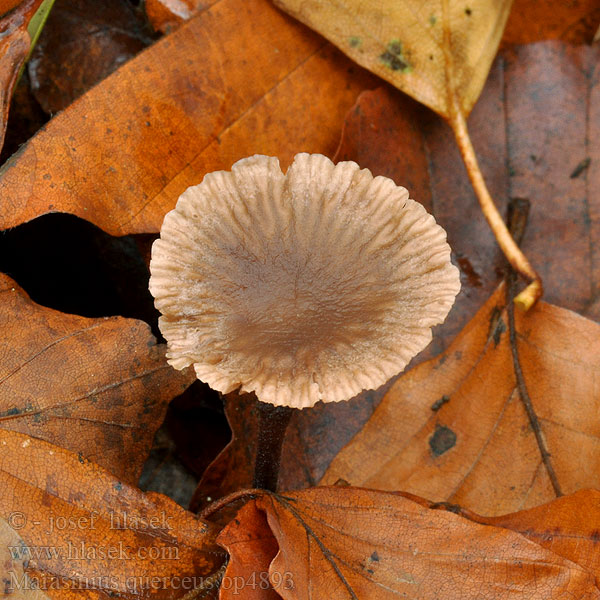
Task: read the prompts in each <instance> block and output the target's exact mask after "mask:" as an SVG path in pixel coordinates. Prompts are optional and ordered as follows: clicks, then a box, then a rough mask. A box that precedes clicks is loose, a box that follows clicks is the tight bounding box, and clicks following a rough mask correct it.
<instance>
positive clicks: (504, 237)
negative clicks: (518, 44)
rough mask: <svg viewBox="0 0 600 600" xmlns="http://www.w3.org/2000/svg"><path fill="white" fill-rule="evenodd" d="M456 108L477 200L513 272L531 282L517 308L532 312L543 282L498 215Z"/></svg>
mask: <svg viewBox="0 0 600 600" xmlns="http://www.w3.org/2000/svg"><path fill="white" fill-rule="evenodd" d="M455 104H456V105H455V106H453V107H452V108H453V110H451V111H450V113H451V114H450V117H449V123H450V126H451V127H452V129H453V131H454V135H455V137H456V141H457V144H458V147H459V149H460V153H461V155H462V158H463V161H464V163H465V167H466V168H467V173H468V174H469V179H470V180H471V184H472V186H473V189H474V190H475V194H476V195H477V199H478V200H479V205H480V206H481V211H482V212H483V215H484V216H485V218H486V220H487V222H488V224H489V226H490V228H491V230H492V232H493V233H494V236H495V238H496V241H497V242H498V245H499V246H500V249H501V250H502V252H503V253H504V256H505V257H506V259H507V260H508V262H509V263H510V265H511V266H512V268H513V269H514V270H515V271H516V272H517V273H519V274H520V275H522V276H523V277H525V279H527V280H528V281H529V282H530V283H529V285H528V286H527V287H526V288H525V289H524V290H523V291H522V292H521V293H520V294H518V295H517V296H516V297H515V299H514V302H515V304H516V305H517V306H519V308H522V309H523V310H529V309H530V308H531V307H532V306H533V305H534V304H535V303H536V302H537V301H538V299H539V298H540V297H541V295H542V293H543V288H542V280H541V279H540V276H539V275H538V274H537V273H536V272H535V269H534V268H533V267H532V266H531V263H530V262H529V261H528V260H527V257H526V256H525V255H524V254H523V252H522V250H521V249H520V248H519V246H518V245H517V244H516V243H515V241H514V239H513V238H512V236H511V235H510V232H509V231H508V228H507V227H506V224H505V223H504V220H503V219H502V217H501V215H500V213H499V212H498V208H497V207H496V205H495V204H494V200H493V199H492V197H491V195H490V193H489V191H488V189H487V186H486V184H485V180H484V179H483V175H482V174H481V170H480V168H479V163H478V162H477V156H476V155H475V150H474V149H473V144H472V143H471V138H470V136H469V131H468V129H467V122H466V120H465V117H464V115H463V113H462V110H461V109H460V107H459V106H458V105H457V103H456V100H455Z"/></svg>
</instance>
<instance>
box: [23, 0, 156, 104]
mask: <svg viewBox="0 0 600 600" xmlns="http://www.w3.org/2000/svg"><path fill="white" fill-rule="evenodd" d="M150 33H151V32H150V31H149V28H148V27H147V25H146V26H145V23H144V22H143V20H142V19H141V18H139V16H138V15H137V14H136V11H135V9H134V7H133V6H132V5H131V4H129V3H126V2H120V0H104V1H103V2H100V3H98V2H94V0H62V2H58V3H57V4H56V6H55V7H54V8H53V10H52V12H51V14H50V16H49V18H48V21H47V23H46V25H45V27H44V32H43V35H41V36H40V39H39V41H38V43H37V44H36V46H35V48H34V49H33V51H32V54H31V59H30V60H29V63H28V71H29V78H30V81H31V90H32V92H33V94H34V96H35V98H36V100H37V101H38V102H39V103H40V105H41V107H42V108H43V109H44V110H45V111H46V112H47V113H48V114H56V113H57V112H59V111H61V110H63V109H65V108H66V107H67V106H68V105H69V104H70V103H71V102H72V101H73V100H74V99H75V98H77V97H79V96H80V95H81V94H82V93H83V92H85V91H87V90H88V89H90V88H91V87H92V86H93V85H94V84H96V83H98V82H99V81H101V80H102V79H104V78H105V77H106V76H107V75H108V74H109V73H112V72H113V71H114V70H115V69H116V68H117V67H119V66H120V65H122V64H123V63H125V62H126V61H127V60H129V59H130V58H131V57H132V56H135V55H136V54H137V53H138V52H140V50H142V49H143V48H144V47H145V46H147V45H148V44H150V43H151V42H152V39H151V37H150V35H149V34H150Z"/></svg>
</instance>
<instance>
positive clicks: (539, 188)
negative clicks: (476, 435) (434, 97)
mask: <svg viewBox="0 0 600 600" xmlns="http://www.w3.org/2000/svg"><path fill="white" fill-rule="evenodd" d="M599 64H600V48H598V47H587V46H578V47H574V46H570V45H566V44H562V43H559V42H545V43H539V44H533V45H529V46H522V47H516V48H511V49H507V50H505V51H504V52H503V53H502V54H501V56H500V57H499V58H498V60H497V61H496V63H495V65H494V67H493V68H492V70H491V73H490V77H489V79H488V81H487V83H486V86H485V88H484V90H483V93H482V95H481V98H480V100H479V102H478V103H477V105H476V106H475V109H474V110H473V112H472V114H471V116H470V118H469V124H470V129H471V131H472V138H473V144H474V146H475V148H476V150H477V154H478V155H479V157H480V159H481V167H482V171H483V173H484V175H485V179H486V181H487V182H488V185H489V188H490V190H491V192H492V195H493V196H494V197H495V198H497V199H498V200H499V207H500V209H501V211H502V212H504V210H505V207H506V203H507V200H508V199H509V198H515V197H519V198H528V199H529V200H530V201H531V205H532V206H531V213H530V218H529V222H528V225H527V233H526V235H525V239H524V241H523V249H524V251H525V252H526V254H527V256H528V257H530V259H531V260H532V262H533V263H534V264H536V265H538V272H539V273H540V275H541V277H542V279H543V281H544V282H545V298H546V300H547V301H549V302H552V303H554V304H558V305H560V306H564V307H566V308H569V309H571V310H574V311H577V312H579V313H581V314H584V315H586V316H589V317H591V318H592V319H595V320H600V296H599V295H598V290H599V289H600V261H599V260H598V256H599V253H600V195H598V193H597V190H598V189H600V131H599V124H600V94H599V93H598V92H599V90H600V87H599V86H598V81H599V79H598V73H599ZM498 123H502V126H498ZM399 147H402V148H403V149H405V150H404V151H403V152H398V148H399ZM336 160H354V161H356V162H358V163H359V164H361V165H363V166H365V167H367V168H369V169H371V170H372V171H373V173H374V174H376V175H385V176H386V177H390V178H392V179H394V180H395V181H396V182H398V183H400V184H402V185H404V186H406V187H407V189H409V190H410V192H411V196H412V197H413V198H415V199H416V200H418V201H419V202H422V203H423V204H424V205H425V206H426V207H427V209H428V210H429V211H430V212H432V213H433V214H434V216H435V218H436V220H437V221H438V222H439V223H440V224H441V225H442V226H443V227H444V229H445V230H446V231H447V232H448V241H449V243H450V245H451V247H452V249H453V251H454V258H455V260H456V263H457V264H458V266H459V267H460V269H461V271H462V277H461V279H462V291H461V293H460V295H459V296H458V298H457V301H456V304H455V306H454V308H453V309H452V312H451V313H450V315H449V317H448V319H447V320H446V322H445V323H444V324H443V325H442V326H440V327H438V328H436V329H435V330H434V339H433V342H432V344H431V346H430V347H429V349H428V350H426V351H425V353H423V354H422V355H421V356H422V357H423V358H425V357H431V356H433V355H435V354H438V353H439V352H440V351H442V350H443V349H444V348H445V347H447V345H448V343H449V342H450V341H451V340H452V339H453V338H454V337H455V336H456V335H457V334H458V333H459V332H460V330H461V329H462V328H463V327H464V325H465V324H466V323H467V321H468V320H469V319H470V318H471V317H472V315H473V314H475V312H476V311H477V309H478V308H479V307H480V306H481V305H482V304H483V303H484V302H485V301H486V299H487V298H488V297H489V295H490V294H491V293H492V292H493V290H494V289H495V288H496V286H497V285H498V282H499V280H500V279H501V278H502V276H503V272H504V260H503V258H502V256H501V254H500V252H499V251H498V249H497V248H496V247H495V244H494V238H493V235H492V233H491V232H490V230H489V228H488V227H487V225H486V223H485V221H484V220H483V218H481V216H480V215H479V214H478V209H477V207H476V202H475V197H474V194H473V190H472V189H471V187H470V185H469V181H468V177H467V173H466V171H465V169H464V168H463V167H462V166H461V165H460V157H459V154H458V150H457V149H456V145H455V143H454V140H453V138H452V135H451V133H450V132H449V131H448V128H447V127H446V126H445V124H444V123H443V122H442V121H441V120H440V119H439V118H438V117H436V116H435V115H432V114H431V113H430V112H429V111H426V110H424V109H423V108H422V107H420V106H418V105H417V104H416V103H415V102H412V101H411V100H410V99H408V98H406V96H404V95H402V94H400V93H398V92H396V91H394V90H392V89H390V88H380V89H378V90H376V91H372V92H364V93H363V94H362V95H361V96H360V98H359V99H358V101H357V103H356V105H355V107H354V108H353V109H352V110H351V111H350V112H349V113H348V116H347V118H346V123H345V127H344V132H343V135H342V140H341V144H340V147H339V149H338V152H337V154H336ZM573 175H575V176H573ZM574 262H576V263H577V265H579V266H578V268H573V263H574Z"/></svg>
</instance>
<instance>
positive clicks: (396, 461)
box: [322, 290, 600, 515]
mask: <svg viewBox="0 0 600 600" xmlns="http://www.w3.org/2000/svg"><path fill="white" fill-rule="evenodd" d="M505 313H506V308H505V300H504V294H503V291H502V290H499V291H497V292H496V293H495V294H493V295H492V297H491V298H490V299H489V300H488V302H487V303H486V304H485V305H484V306H483V308H481V310H480V311H479V312H478V313H477V314H476V315H475V317H473V319H472V320H471V322H470V323H469V324H468V325H467V326H466V327H465V329H464V330H463V331H462V333H461V334H460V335H459V336H458V337H457V338H456V340H455V341H454V342H453V343H452V344H451V345H450V347H449V348H448V349H447V350H446V351H445V352H444V354H442V355H441V356H440V357H438V358H435V359H432V360H430V361H428V362H426V363H423V364H421V365H419V366H417V367H415V368H414V369H412V370H411V371H409V372H408V373H406V374H405V375H403V376H402V377H401V378H400V379H398V381H397V382H396V383H395V384H394V385H393V386H392V388H391V389H390V391H389V392H388V393H387V394H386V396H385V397H384V399H383V401H382V402H381V404H380V405H379V407H378V408H377V410H376V411H375V412H374V414H373V416H372V417H371V419H370V420H369V422H368V423H367V424H366V425H365V427H363V429H362V430H361V431H360V432H359V433H358V434H357V435H356V436H355V437H354V439H353V440H352V442H350V444H348V445H347V446H346V447H345V448H344V449H343V450H342V451H341V452H340V453H339V454H338V456H337V457H336V458H335V459H334V460H333V461H332V463H331V465H330V466H329V469H328V470H327V472H326V474H325V476H324V477H323V480H322V483H325V484H327V483H334V482H335V481H337V480H338V479H340V478H342V479H345V480H346V481H348V482H350V483H351V484H352V485H358V486H365V487H372V488H377V489H385V490H403V491H406V492H410V493H412V494H416V495H418V496H422V497H424V498H428V499H429V500H432V501H435V502H442V501H447V502H450V503H453V504H458V505H460V506H463V507H466V508H468V509H469V510H472V511H474V512H477V513H479V514H484V515H500V514H505V513H509V512H514V511H517V510H521V509H524V508H529V507H532V506H536V505H539V504H542V503H544V502H548V501H549V500H551V499H553V498H554V492H553V489H552V486H551V483H550V480H549V477H548V473H547V471H546V469H545V467H544V464H543V462H542V459H541V456H540V451H539V448H538V446H537V443H536V438H535V435H534V432H533V430H532V429H531V427H530V425H529V420H528V418H527V413H526V412H525V409H524V407H523V404H522V402H521V400H520V397H519V393H518V391H517V389H516V382H515V376H514V370H513V359H512V355H511V348H510V344H509V335H508V332H507V318H506V314H505ZM516 330H517V339H518V348H519V353H520V361H521V365H522V369H523V373H524V377H525V382H526V384H527V386H528V390H529V395H530V397H531V401H532V403H533V407H534V409H535V412H536V414H537V416H538V418H539V420H540V423H541V428H542V432H543V436H544V438H545V440H546V444H547V446H548V448H549V451H550V454H551V461H552V465H553V467H554V470H555V472H556V474H557V477H558V480H559V482H560V485H561V488H562V490H563V492H565V493H572V492H575V491H577V490H579V489H581V488H587V487H594V486H598V487H600V431H599V429H598V406H597V401H598V394H599V390H598V380H597V377H596V373H598V370H599V369H600V325H598V324H597V323H594V322H592V321H589V320H587V319H585V318H584V317H582V316H580V315H577V314H575V313H573V312H570V311H568V310H565V309H563V308H559V307H556V306H553V305H550V304H546V303H543V302H542V303H540V304H539V305H538V306H536V308H534V309H531V310H530V311H529V312H528V313H526V314H517V315H516ZM574 407H576V409H574Z"/></svg>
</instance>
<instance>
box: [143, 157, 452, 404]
mask: <svg viewBox="0 0 600 600" xmlns="http://www.w3.org/2000/svg"><path fill="white" fill-rule="evenodd" d="M150 270H151V273H152V277H151V279H150V290H151V292H152V294H153V295H154V297H155V298H156V306H157V308H158V309H159V310H160V311H161V313H162V317H161V318H160V321H159V325H160V329H161V331H162V333H163V335H164V336H165V338H166V339H167V342H168V353H167V357H168V359H169V363H170V364H171V365H173V366H174V367H175V368H177V369H183V368H184V367H187V366H188V365H194V368H195V370H196V374H197V375H198V378H199V379H201V380H202V381H205V382H207V383H208V384H209V385H210V386H211V387H213V388H215V389H217V390H219V391H221V392H223V393H226V392H230V391H232V390H234V389H236V388H238V387H240V386H241V389H242V391H247V392H250V391H254V392H256V395H257V396H258V398H259V399H260V400H262V401H263V402H270V403H272V404H275V405H286V406H294V407H298V408H303V407H306V406H312V405H313V404H315V402H317V401H318V400H323V401H324V402H336V401H338V400H345V399H348V398H351V397H352V396H355V395H356V394H358V393H359V392H360V391H361V390H363V389H372V388H377V387H379V386H380V385H382V384H383V383H385V381H387V380H388V379H389V378H390V377H392V376H393V375H395V374H396V373H398V372H400V371H401V370H402V369H403V368H404V367H405V366H406V364H407V363H408V362H409V361H410V359H411V358H412V357H413V356H414V355H415V354H417V353H418V352H420V351H421V350H422V349H423V348H425V346H427V344H428V343H429V342H430V341H431V327H432V326H433V325H436V324H438V323H441V322H442V321H443V320H444V319H445V318H446V315H447V314H448V311H449V310H450V308H451V307H452V304H453V303H454V298H455V296H456V294H457V293H458V291H459V289H460V283H459V276H458V269H456V267H454V266H453V265H452V264H451V263H450V247H449V246H448V244H447V243H446V233H445V232H444V230H443V229H442V228H441V227H440V226H439V225H437V224H436V223H435V220H434V218H433V217H432V216H431V215H429V214H428V213H427V212H426V211H425V209H424V208H423V207H422V206H421V205H420V204H418V203H417V202H414V201H413V200H409V198H408V192H407V191H406V190H405V189H404V188H401V187H397V186H396V185H395V184H394V182H393V181H391V180H390V179H387V178H385V177H375V178H374V177H373V176H372V175H371V173H370V171H369V170H367V169H362V170H361V169H360V168H359V167H358V165H357V164H355V163H353V162H342V163H339V164H338V165H334V164H333V163H332V162H331V161H330V160H329V159H328V158H326V157H325V156H321V155H319V154H313V155H310V154H298V155H297V156H296V158H295V159H294V162H293V164H292V165H291V167H290V168H289V170H288V172H287V175H283V173H282V172H281V169H280V167H279V161H278V160H277V159H276V158H270V157H267V156H253V157H251V158H246V159H244V160H240V161H239V162H237V163H236V164H235V165H233V167H232V169H231V172H225V171H219V172H216V173H210V174H209V175H206V177H205V178H204V181H203V182H202V183H201V184H200V185H197V186H194V187H191V188H189V189H187V190H186V191H185V192H184V193H183V194H182V196H181V197H180V198H179V201H178V202H177V206H176V208H175V209H174V210H172V211H171V212H170V213H169V214H167V216H166V217H165V221H164V224H163V227H162V230H161V237H160V239H159V240H157V241H156V242H155V243H154V246H153V248H152V262H151V263H150Z"/></svg>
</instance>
